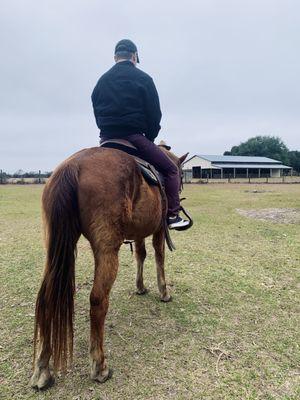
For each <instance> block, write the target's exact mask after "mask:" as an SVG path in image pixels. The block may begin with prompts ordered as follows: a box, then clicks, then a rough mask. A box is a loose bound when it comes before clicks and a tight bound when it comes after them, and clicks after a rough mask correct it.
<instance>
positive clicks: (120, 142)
mask: <svg viewBox="0 0 300 400" xmlns="http://www.w3.org/2000/svg"><path fill="white" fill-rule="evenodd" d="M100 147H106V148H110V149H117V150H121V151H124V152H125V153H127V154H130V155H131V156H133V157H134V159H135V161H136V163H137V165H138V167H139V168H140V171H141V174H142V175H143V177H144V179H145V180H146V182H148V184H149V185H155V186H158V188H159V191H160V194H161V197H162V202H163V209H164V210H165V213H166V212H167V207H168V205H167V197H166V193H165V189H164V180H163V177H162V175H161V174H160V173H159V172H158V171H157V170H156V169H155V168H154V167H153V165H151V164H150V163H148V162H147V161H145V160H142V159H141V158H140V157H139V153H138V149H137V148H136V147H135V146H134V145H133V144H132V143H130V142H129V141H128V140H126V139H109V140H105V141H103V142H100ZM162 225H163V227H164V231H165V239H166V243H167V245H168V248H169V250H170V251H173V250H175V246H174V243H173V242H172V239H171V236H170V233H169V229H168V226H167V222H166V216H164V215H163V218H162ZM124 243H129V244H130V247H131V251H132V241H125V242H124Z"/></svg>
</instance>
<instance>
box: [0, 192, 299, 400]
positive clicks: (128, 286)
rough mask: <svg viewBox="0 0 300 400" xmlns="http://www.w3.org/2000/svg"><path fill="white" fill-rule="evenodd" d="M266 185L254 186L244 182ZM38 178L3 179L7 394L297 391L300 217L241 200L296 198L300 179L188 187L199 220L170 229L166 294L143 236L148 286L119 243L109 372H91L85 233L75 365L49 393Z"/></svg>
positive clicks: (3, 374)
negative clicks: (38, 308)
mask: <svg viewBox="0 0 300 400" xmlns="http://www.w3.org/2000/svg"><path fill="white" fill-rule="evenodd" d="M254 189H258V190H259V191H261V190H265V191H266V192H264V193H252V192H249V190H254ZM41 191H42V187H40V186H2V187H0V398H1V399H74V400H75V399H101V400H105V399H109V400H113V399H125V400H127V399H162V400H164V399H171V398H172V399H212V400H218V399H220V400H227V399H243V400H244V399H245V400H246V399H249V400H250V399H251V400H252V399H253V400H254V399H267V400H273V399H280V400H292V399H293V400H296V399H299V398H300V369H299V365H300V351H299V343H300V336H299V331H300V329H299V328H300V324H299V310H300V307H299V306H300V296H299V289H300V283H299V282H300V279H299V278H300V276H299V260H300V227H299V224H298V225H296V224H274V223H271V222H263V221H258V220H255V219H248V218H245V217H243V216H241V215H239V214H238V213H237V212H236V211H235V210H236V209H237V208H240V209H261V208H270V207H276V208H281V207H282V208H283V207H284V208H300V185H259V186H258V187H255V186H254V185H236V184H235V185H187V186H186V188H185V193H184V195H185V196H186V197H188V200H187V201H186V207H187V209H188V210H190V211H191V213H192V215H193V217H194V221H195V224H194V227H193V229H191V230H190V231H187V232H180V233H179V232H178V233H174V234H172V237H173V240H174V242H175V243H176V247H177V250H176V251H175V252H174V253H170V252H168V254H167V259H166V275H167V282H168V283H169V285H170V287H171V290H172V295H173V301H172V302H171V303H167V304H164V303H161V302H160V301H159V297H158V290H157V287H156V273H155V268H154V260H153V251H152V249H151V246H150V242H149V243H148V250H149V251H148V258H147V260H146V267H145V283H146V285H147V286H148V288H150V292H149V294H148V295H146V296H144V297H138V296H135V295H134V291H135V286H134V281H135V264H134V260H133V257H132V255H131V254H130V251H129V249H128V248H127V247H125V246H124V248H122V250H121V254H120V270H119V274H118V277H117V281H116V283H115V285H114V287H113V290H112V293H111V302H110V309H109V313H108V317H107V323H106V353H107V356H108V361H109V364H110V367H112V368H113V369H114V375H113V378H112V379H111V380H110V381H108V382H107V383H105V384H104V385H97V384H95V383H93V382H91V381H90V380H89V358H88V340H89V303H88V300H89V291H90V289H91V280H92V276H93V258H92V254H91V251H90V248H89V245H88V243H87V242H86V241H85V240H84V239H81V240H80V243H79V249H78V250H79V251H78V260H77V266H76V284H77V288H78V292H77V295H76V321H75V354H74V363H73V366H72V369H70V371H68V373H67V374H66V375H64V376H59V377H58V378H57V380H56V384H55V386H54V387H53V388H51V389H50V390H49V391H47V392H43V393H38V394H37V393H35V392H34V391H32V390H31V388H30V387H29V385H28V382H29V378H30V375H31V359H32V331H33V314H34V302H35V297H36V294H37V291H38V287H39V284H40V280H41V275H42V270H43V262H44V248H43V241H42V229H41V213H40V198H41Z"/></svg>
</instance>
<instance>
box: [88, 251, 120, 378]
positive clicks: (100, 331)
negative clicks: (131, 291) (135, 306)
mask: <svg viewBox="0 0 300 400" xmlns="http://www.w3.org/2000/svg"><path fill="white" fill-rule="evenodd" d="M118 265H119V263H118V250H108V249H106V250H105V251H99V252H98V253H96V254H95V277H94V284H93V288H92V291H91V294H90V322H91V336H90V359H91V379H92V380H94V381H97V382H100V383H103V382H105V381H106V380H107V379H109V378H110V377H111V374H112V373H111V370H110V369H109V368H108V365H107V361H106V358H105V355H104V346H103V340H104V323H105V317H106V313H107V310H108V305H109V293H110V290H111V288H112V285H113V283H114V281H115V279H116V276H117V271H118Z"/></svg>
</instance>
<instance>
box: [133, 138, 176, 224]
mask: <svg viewBox="0 0 300 400" xmlns="http://www.w3.org/2000/svg"><path fill="white" fill-rule="evenodd" d="M126 139H127V140H129V141H130V142H131V143H132V144H133V145H134V146H136V147H137V149H138V151H139V154H140V157H141V158H142V159H144V160H145V161H148V162H149V163H150V164H152V165H153V166H154V167H155V168H156V169H157V170H158V171H159V172H161V173H162V174H163V176H164V180H165V189H166V195H167V198H168V217H170V216H175V215H177V214H178V212H179V209H180V200H179V188H180V179H179V171H178V167H177V165H175V164H174V163H173V161H172V160H171V159H170V158H169V157H168V156H167V155H166V154H165V153H164V152H163V151H162V150H161V149H160V148H159V147H158V146H156V145H155V144H154V143H152V142H151V141H150V140H149V139H147V138H146V137H145V136H143V135H130V136H128V137H126Z"/></svg>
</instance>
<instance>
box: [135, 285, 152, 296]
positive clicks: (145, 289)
mask: <svg viewBox="0 0 300 400" xmlns="http://www.w3.org/2000/svg"><path fill="white" fill-rule="evenodd" d="M148 292H149V290H148V289H147V288H145V287H144V288H143V289H137V290H136V292H135V293H136V294H137V295H138V296H142V295H144V294H147V293H148Z"/></svg>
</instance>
